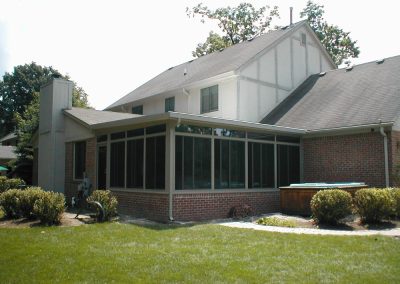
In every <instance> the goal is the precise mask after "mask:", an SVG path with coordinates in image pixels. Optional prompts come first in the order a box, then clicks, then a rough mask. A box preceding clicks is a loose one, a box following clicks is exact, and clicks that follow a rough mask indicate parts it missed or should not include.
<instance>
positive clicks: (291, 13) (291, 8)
mask: <svg viewBox="0 0 400 284" xmlns="http://www.w3.org/2000/svg"><path fill="white" fill-rule="evenodd" d="M292 25H293V7H290V26H292Z"/></svg>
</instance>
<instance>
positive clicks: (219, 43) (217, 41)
mask: <svg viewBox="0 0 400 284" xmlns="http://www.w3.org/2000/svg"><path fill="white" fill-rule="evenodd" d="M186 13H187V15H188V17H193V18H194V17H195V16H200V17H201V22H202V23H204V22H205V19H206V18H208V19H209V20H216V21H217V23H218V27H219V28H220V29H221V30H222V32H223V33H224V34H223V35H222V36H220V35H218V34H217V33H215V32H213V31H211V32H210V34H209V36H208V37H207V39H206V41H205V42H204V43H199V44H198V45H197V48H196V50H195V51H193V52H192V54H193V56H194V57H200V56H203V55H205V54H209V53H211V52H214V51H216V50H220V49H222V48H226V47H228V46H231V45H234V44H236V43H239V42H242V41H245V40H249V39H253V38H254V37H256V36H258V35H260V34H262V33H263V32H264V31H265V30H266V29H268V28H269V27H270V25H271V21H272V20H273V19H274V18H276V17H279V13H278V7H276V6H275V7H273V8H272V9H270V7H269V6H263V7H261V8H260V9H256V8H255V7H254V6H253V5H252V4H250V3H241V4H239V5H238V6H237V7H230V6H228V7H226V8H218V9H215V10H211V9H209V8H208V7H207V6H205V5H203V4H202V3H200V4H198V5H197V6H195V7H193V8H191V9H189V8H186Z"/></svg>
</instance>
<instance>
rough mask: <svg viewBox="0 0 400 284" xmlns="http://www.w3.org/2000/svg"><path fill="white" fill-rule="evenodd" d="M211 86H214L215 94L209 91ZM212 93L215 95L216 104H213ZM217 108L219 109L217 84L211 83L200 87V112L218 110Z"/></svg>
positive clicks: (211, 88)
mask: <svg viewBox="0 0 400 284" xmlns="http://www.w3.org/2000/svg"><path fill="white" fill-rule="evenodd" d="M213 88H216V93H215V94H213V93H212V92H211V91H212V90H213ZM206 92H207V93H206ZM213 95H215V96H216V106H214V105H213ZM205 100H208V106H207V108H205V107H204V104H205V103H204V101H205ZM218 109H219V86H218V85H213V86H209V87H206V88H202V89H200V113H201V114H203V113H209V112H214V111H218Z"/></svg>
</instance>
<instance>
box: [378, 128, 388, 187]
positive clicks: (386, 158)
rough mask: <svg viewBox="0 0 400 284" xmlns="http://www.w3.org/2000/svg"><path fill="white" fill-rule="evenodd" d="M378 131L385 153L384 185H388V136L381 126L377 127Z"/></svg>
mask: <svg viewBox="0 0 400 284" xmlns="http://www.w3.org/2000/svg"><path fill="white" fill-rule="evenodd" d="M379 131H380V133H381V135H382V136H383V150H384V155H385V185H386V187H389V154H388V138H387V134H386V133H385V130H384V128H383V126H380V127H379Z"/></svg>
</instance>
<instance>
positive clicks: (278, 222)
mask: <svg viewBox="0 0 400 284" xmlns="http://www.w3.org/2000/svg"><path fill="white" fill-rule="evenodd" d="M256 223H257V224H259V225H265V226H277V227H289V228H294V227H296V223H295V222H293V221H291V220H284V219H281V218H277V217H264V218H261V219H258V220H257V222H256Z"/></svg>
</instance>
